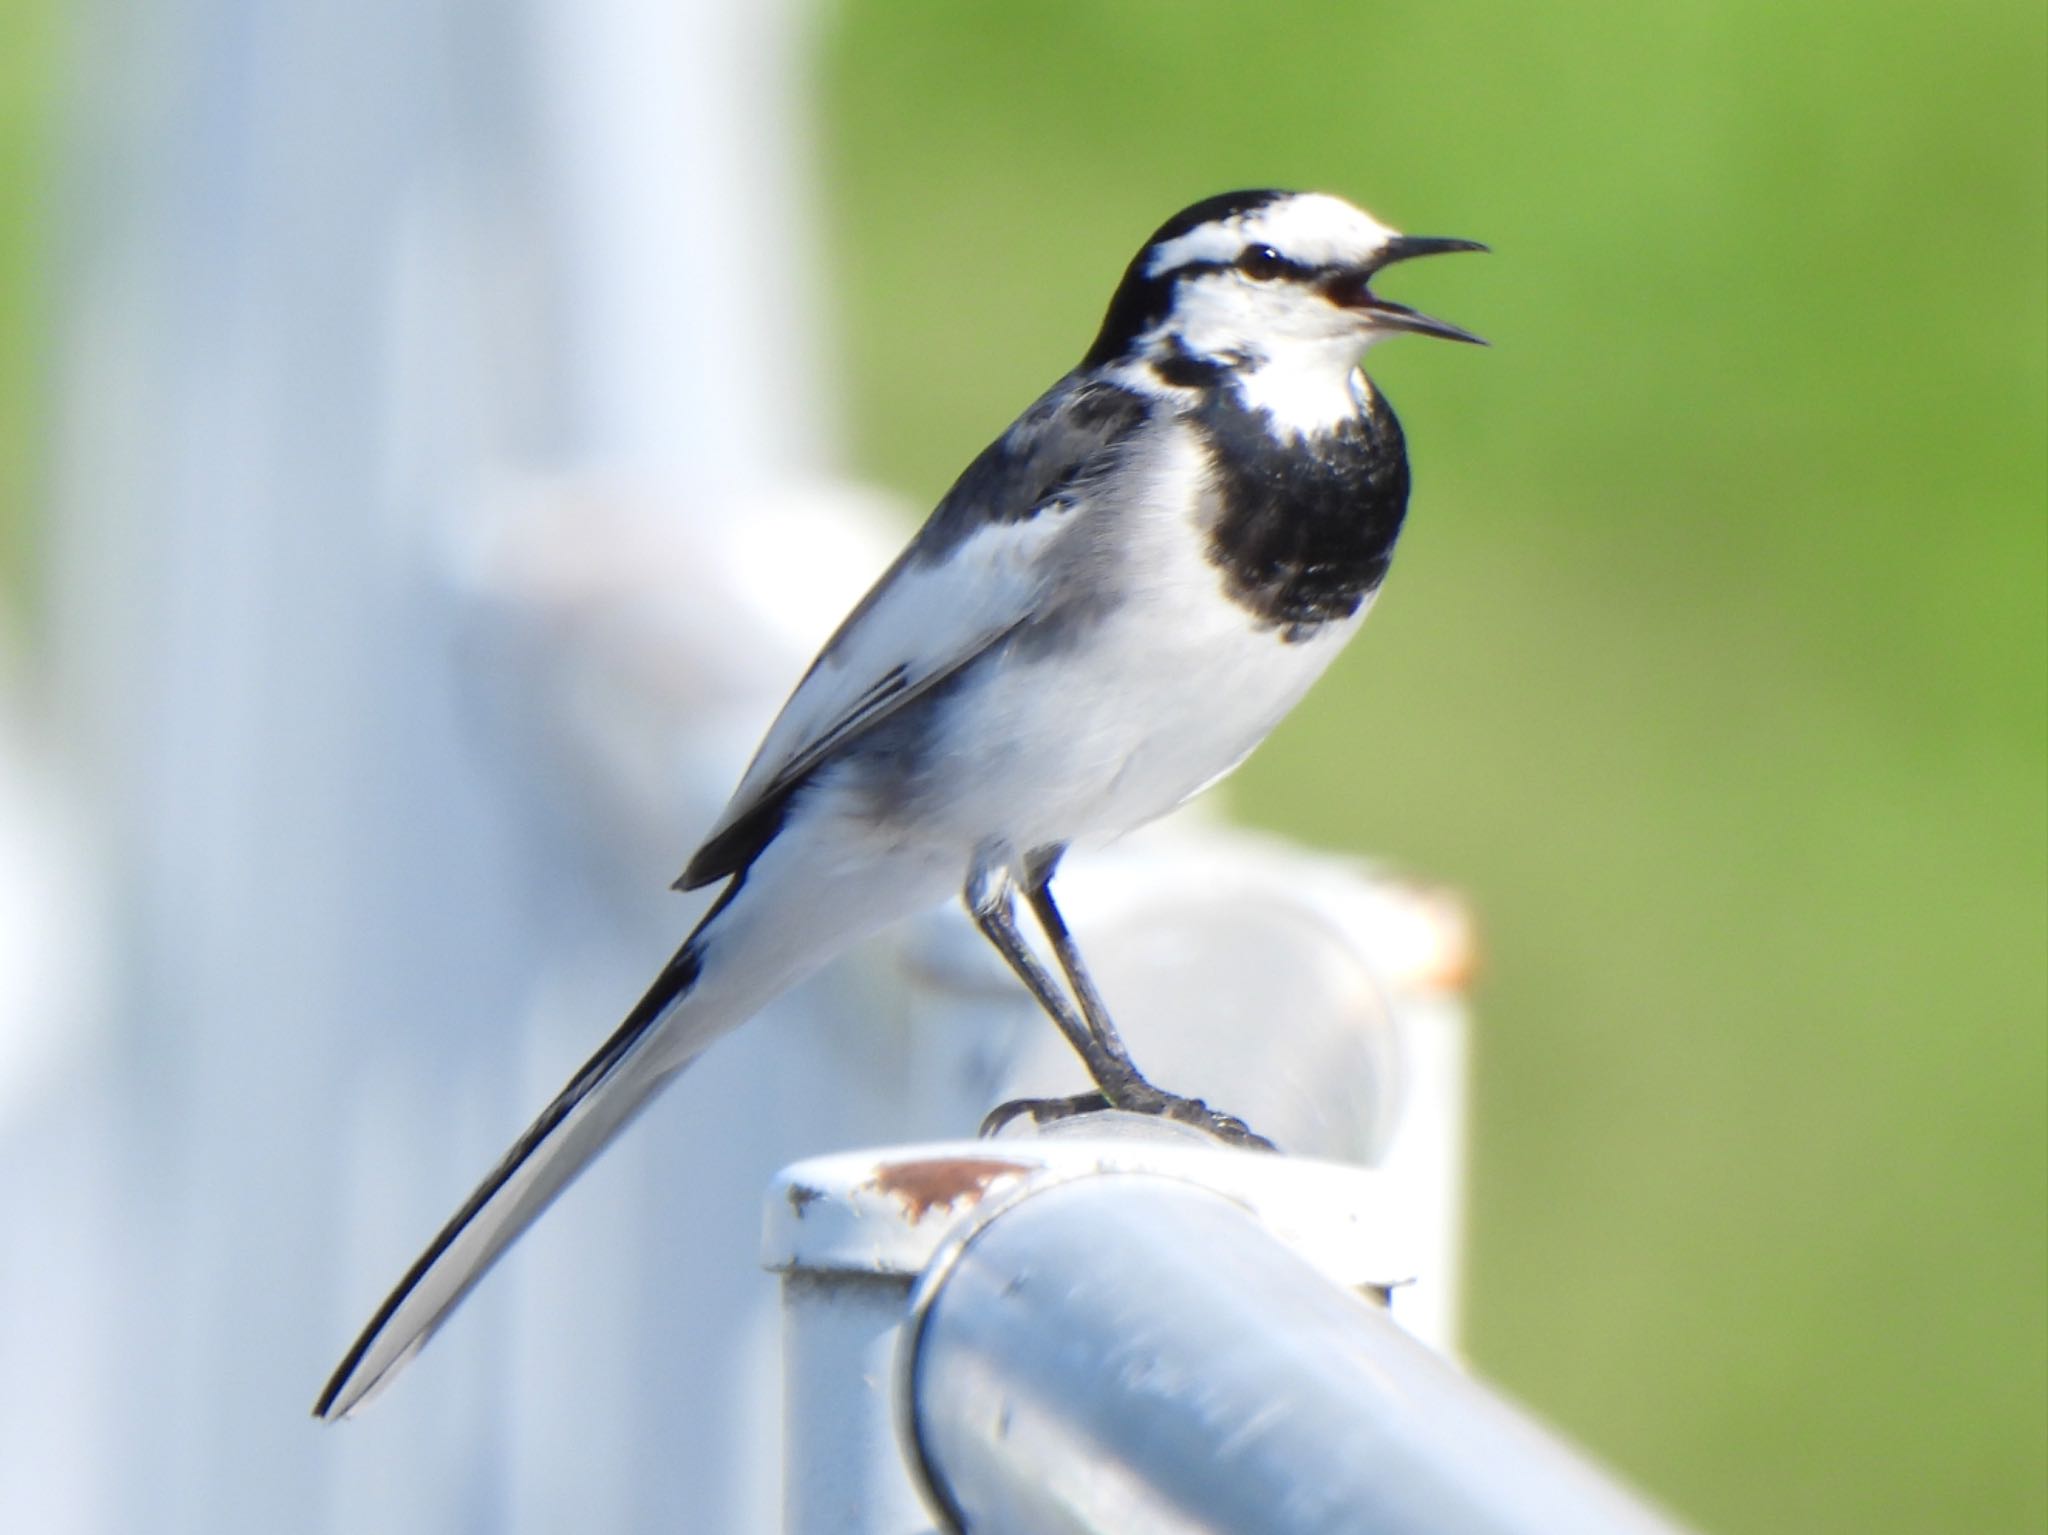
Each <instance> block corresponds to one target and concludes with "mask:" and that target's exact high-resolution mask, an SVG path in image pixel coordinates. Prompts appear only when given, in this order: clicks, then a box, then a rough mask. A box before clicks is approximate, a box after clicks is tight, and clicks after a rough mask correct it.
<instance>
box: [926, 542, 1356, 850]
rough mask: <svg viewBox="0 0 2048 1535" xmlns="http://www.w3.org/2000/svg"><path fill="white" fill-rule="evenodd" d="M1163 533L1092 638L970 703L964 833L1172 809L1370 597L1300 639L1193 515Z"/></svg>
mask: <svg viewBox="0 0 2048 1535" xmlns="http://www.w3.org/2000/svg"><path fill="white" fill-rule="evenodd" d="M1151 531H1152V532H1154V533H1155V534H1156V535H1157V536H1156V537H1154V538H1153V539H1152V540H1151V545H1150V547H1148V548H1147V549H1145V550H1144V551H1143V565H1142V567H1141V568H1143V569H1144V570H1145V571H1146V572H1147V579H1146V580H1145V581H1144V582H1143V583H1142V584H1141V585H1139V586H1138V587H1137V588H1136V589H1135V590H1133V591H1132V592H1131V593H1130V594H1129V595H1128V596H1127V598H1126V600H1125V601H1124V602H1123V603H1122V604H1121V605H1120V606H1119V607H1117V608H1116V610H1115V611H1114V612H1112V613H1110V614H1109V615H1108V616H1107V617H1106V618H1105V619H1104V620H1102V621H1101V622H1100V624H1099V625H1097V626H1096V627H1094V628H1092V629H1091V630H1090V631H1089V632H1088V633H1087V635H1086V637H1085V640H1084V642H1083V643H1080V644H1077V645H1075V646H1074V647H1072V648H1071V649H1067V650H1062V651H1056V652H1054V653H1052V654H1049V655H1047V656H1045V657H1044V658H1042V659H1038V660H1027V661H1020V662H1018V663H1014V664H1006V665H1002V666H998V667H995V668H992V669H991V672H990V675H989V676H988V678H987V680H986V681H985V682H984V683H982V684H981V685H979V686H976V687H974V688H973V689H972V690H971V691H970V692H969V694H968V696H966V697H963V698H962V699H961V700H960V701H959V704H958V707H957V709H956V710H955V711H953V713H952V715H951V718H950V719H949V721H948V728H947V731H946V735H947V749H946V755H947V756H948V757H949V758H950V759H951V762H952V764H953V765H954V766H956V767H957V768H958V769H959V772H958V774H957V777H955V778H954V779H953V781H954V783H956V784H957V785H958V797H957V800H956V802H955V803H954V804H953V805H951V806H949V807H948V810H949V813H948V815H947V816H946V820H947V821H948V823H949V824H950V826H951V827H952V828H953V830H954V831H955V833H956V834H957V835H965V836H967V837H969V838H971V839H973V840H976V841H978V840H980V839H981V838H984V837H988V836H1001V837H1003V838H1004V839H1006V840H1008V841H1009V842H1011V843H1012V844H1013V845H1014V846H1016V847H1017V848H1019V849H1020V850H1024V849H1029V848H1033V847H1040V846H1045V845H1049V844H1055V843H1067V842H1073V841H1092V840H1102V839H1106V838H1109V837H1114V836H1118V835H1120V834H1122V833H1124V832H1126V831H1130V830H1132V829H1133V828H1135V827H1137V826H1141V825H1143V824H1144V823H1145V822H1147V821H1150V820H1153V819H1155V818H1156V817H1158V816H1161V815H1164V814H1165V813H1166V812H1167V811H1169V810H1171V809H1173V808H1174V807H1175V806H1176V805H1179V804H1180V803H1182V802H1183V801H1184V800H1186V799H1188V798H1189V797H1190V796H1191V795H1193V794H1195V793H1197V792H1198V791H1199V790H1201V789H1203V788H1205V787H1207V786H1208V785H1209V784H1211V783H1214V782H1215V781H1216V780H1217V779H1218V778H1221V777H1222V776H1223V775H1225V774H1226V773H1228V772H1229V771H1230V770H1231V769H1232V768H1234V767H1236V766H1237V765H1238V763H1240V762H1241V761H1243V760H1244V758H1245V757H1246V756H1247V755H1248V754H1249V753H1250V752H1251V751H1252V749H1253V748H1254V747H1256V746H1257V745H1258V744H1259V742H1260V741H1262V740H1264V739H1265V737H1266V735H1267V733H1268V732H1270V731H1271V730H1272V728H1273V727H1274V726H1275V725H1277V724H1278V723H1279V722H1280V720H1281V718H1282V717H1283V716H1284V715H1286V713H1287V712H1288V711H1289V710H1290V709H1292V708H1293V707H1294V705H1295V704H1296V703H1298V702H1299V701H1300V699H1301V697H1302V695H1303V694H1304V693H1306V692H1307V691H1308V689H1309V686H1310V685H1311V684H1312V683H1313V682H1314V681H1315V680H1316V678H1317V677H1319V676H1321V675H1322V673H1323V670H1324V669H1325V668H1326V667H1327V666H1328V665H1329V663H1330V662H1331V661H1332V660H1333V659H1334V658H1335V657H1336V654H1337V652H1338V651H1339V650H1341V649H1342V648H1343V645H1344V642H1345V641H1346V640H1347V639H1349V638H1350V636H1351V634H1352V633H1353V632H1354V631H1355V630H1356V629H1357V627H1358V624H1359V623H1360V622H1361V621H1362V620H1363V618H1364V616H1365V612H1366V608H1367V607H1368V606H1370V603H1369V601H1368V602H1367V603H1363V604H1361V605H1360V607H1359V610H1358V612H1357V613H1356V614H1354V615H1352V616H1351V617H1350V618H1348V619H1346V620H1342V621H1339V622H1333V623H1330V624H1326V625H1325V626H1323V627H1322V628H1321V629H1320V630H1318V631H1317V632H1316V633H1315V634H1313V635H1312V636H1310V637H1307V638H1303V639H1300V640H1297V641H1292V642H1290V641H1287V640H1284V639H1282V638H1281V635H1280V632H1279V630H1278V629H1276V628H1273V627H1271V626H1266V627H1261V626H1259V625H1258V624H1257V623H1256V622H1255V621H1254V619H1253V617H1252V615H1251V614H1250V613H1248V612H1246V611H1245V610H1244V609H1243V608H1241V607H1239V606H1237V605H1236V604H1235V603H1232V602H1229V601H1227V600H1225V598H1224V596H1223V586H1222V577H1221V573H1220V572H1219V571H1218V570H1217V568H1216V567H1215V566H1214V565H1212V564H1211V563H1209V561H1208V560H1207V558H1206V557H1205V555H1204V552H1203V548H1202V544H1201V541H1200V540H1199V539H1197V538H1195V537H1193V536H1191V533H1190V531H1189V530H1188V529H1187V528H1186V527H1185V526H1184V525H1182V526H1178V527H1167V526H1165V525H1163V524H1162V525H1161V526H1160V527H1158V528H1157V529H1154V530H1151Z"/></svg>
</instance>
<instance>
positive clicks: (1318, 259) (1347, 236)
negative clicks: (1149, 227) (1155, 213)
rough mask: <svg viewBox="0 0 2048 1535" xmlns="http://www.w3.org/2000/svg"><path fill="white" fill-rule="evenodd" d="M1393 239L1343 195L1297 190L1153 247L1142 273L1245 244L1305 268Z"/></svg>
mask: <svg viewBox="0 0 2048 1535" xmlns="http://www.w3.org/2000/svg"><path fill="white" fill-rule="evenodd" d="M1394 237H1395V231H1393V230H1391V229H1389V228H1387V226H1386V225H1384V224H1382V223H1381V222H1380V221H1379V220H1378V219H1376V218H1374V217H1373V216H1372V215H1371V214H1370V213H1367V212H1366V211H1365V210H1364V209H1363V208H1354V207H1352V206H1351V204H1350V203H1347V202H1346V201H1344V199H1343V198H1341V197H1331V196H1329V195H1328V194H1327V193H1323V192H1299V193H1296V194H1294V195H1293V196H1291V197H1283V198H1280V199H1279V200H1278V201H1275V202H1270V203H1267V204H1266V205H1265V206H1264V207H1262V208H1255V209H1253V210H1252V211H1251V212H1249V213H1242V214H1237V215H1235V216H1234V217H1231V218H1227V219H1218V220H1214V221H1212V222H1210V223H1207V224H1202V225H1199V226H1197V227H1196V228H1194V229H1190V230H1189V231H1188V232H1187V233H1186V234H1184V235H1179V236H1177V237H1176V238H1174V239H1171V240H1168V241H1167V242H1166V243H1165V244H1164V245H1160V246H1156V247H1154V249H1153V252H1152V260H1151V262H1150V264H1149V265H1148V266H1147V267H1146V269H1145V271H1146V275H1147V276H1152V277H1156V276H1158V275H1159V274H1160V273H1161V272H1168V271H1171V270H1172V269H1173V268H1175V267H1178V266H1185V265H1187V264H1188V263H1189V262H1191V261H1223V262H1228V261H1235V260H1236V259H1237V255H1238V252H1240V251H1242V250H1243V249H1244V248H1245V247H1246V246H1247V245H1270V246H1272V247H1273V249H1274V250H1276V251H1278V252H1279V253H1280V254H1281V255H1283V256H1285V257H1287V258H1288V259H1289V260H1290V261H1299V262H1303V263H1305V264H1306V265H1309V266H1323V265H1325V264H1327V263H1331V262H1350V261H1363V260H1365V259H1366V258H1367V257H1369V256H1371V255H1372V254H1373V253H1374V252H1375V251H1377V250H1378V249H1379V248H1380V247H1381V246H1382V245H1385V244H1386V243H1387V241H1389V240H1391V239H1393V238H1394Z"/></svg>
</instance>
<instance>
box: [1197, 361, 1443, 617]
mask: <svg viewBox="0 0 2048 1535" xmlns="http://www.w3.org/2000/svg"><path fill="white" fill-rule="evenodd" d="M1195 424H1196V426H1197V427H1198V429H1199V430H1201V431H1202V433H1203V434H1204V435H1205V436H1206V437H1207V438H1208V439H1209V444H1210V449H1211V457H1212V461H1213V466H1214V467H1213V475H1214V481H1213V483H1214V486H1215V494H1216V499H1217V503H1218V507H1217V515H1216V520H1215V522H1214V523H1213V524H1212V526H1211V528H1210V535H1209V561H1210V563H1211V564H1213V565H1215V566H1216V567H1217V569H1218V570H1220V571H1221V572H1222V575H1223V589H1224V591H1225V592H1226V593H1227V594H1228V595H1229V597H1230V599H1231V600H1232V601H1233V602H1236V603H1237V604H1238V605H1239V606H1241V607H1243V608H1244V609H1245V610H1246V611H1248V612H1249V613H1251V614H1252V616H1253V617H1254V618H1255V619H1256V620H1257V621H1258V623H1259V625H1260V626H1261V627H1262V628H1273V629H1277V630H1278V631H1279V635H1280V638H1281V639H1282V640H1284V641H1286V642H1288V643H1289V644H1294V643H1298V642H1300V641H1302V640H1305V639H1308V638H1309V637H1310V636H1312V635H1314V634H1315V633H1316V632H1317V631H1318V630H1319V629H1321V628H1322V626H1323V625H1324V624H1327V623H1330V622H1333V621H1336V620H1340V619H1346V618H1349V617H1350V616H1351V615H1352V614H1354V613H1356V612H1357V611H1358V608H1359V604H1360V603H1362V602H1363V601H1364V600H1365V598H1366V597H1367V595H1368V594H1369V593H1371V592H1372V591H1373V590H1374V589H1375V588H1377V587H1378V586H1379V584H1380V582H1382V581H1384V580H1385V579H1386V576H1387V567H1388V566H1389V565H1390V564H1391V563H1392V562H1393V558H1394V542H1395V540H1396V539H1397V538H1398V537H1399V536H1400V533H1401V519H1402V517H1403V516H1404V515H1405V513H1406V511H1407V508H1408V453H1407V449H1406V447H1405V446H1404V445H1403V442H1402V438H1401V423H1400V422H1399V421H1397V420H1396V419H1395V418H1394V412H1393V409H1392V408H1391V407H1390V406H1389V405H1388V404H1387V402H1386V401H1385V400H1384V399H1382V398H1381V397H1380V396H1379V395H1378V394H1377V392H1375V393H1373V394H1371V395H1370V396H1369V404H1368V407H1367V409H1366V411H1365V413H1364V414H1363V415H1362V416H1361V417H1359V418H1357V419H1354V420H1351V421H1346V422H1344V423H1342V424H1341V425H1339V426H1337V427H1334V428H1332V429H1331V430H1330V431H1328V432H1325V433H1323V434H1321V435H1320V436H1310V437H1299V438H1281V437H1276V436H1275V435H1274V434H1273V432H1272V429H1271V418H1270V417H1269V416H1268V415H1267V414H1266V413H1265V412H1263V411H1253V410H1247V409H1246V408H1245V406H1244V404H1243V402H1242V401H1240V400H1239V399H1237V398H1236V394H1235V391H1233V390H1230V389H1219V390H1216V391H1215V392H1214V394H1213V395H1212V396H1211V398H1210V399H1209V400H1207V401H1205V402H1204V404H1203V406H1202V407H1201V409H1200V410H1199V411H1197V412H1196V414H1195Z"/></svg>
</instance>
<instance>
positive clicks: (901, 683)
mask: <svg viewBox="0 0 2048 1535" xmlns="http://www.w3.org/2000/svg"><path fill="white" fill-rule="evenodd" d="M1150 410H1151V405H1150V403H1149V402H1148V401H1147V400H1145V399H1144V398H1143V397H1142V396H1140V395H1137V394H1133V393H1132V392H1130V391H1129V390H1126V389H1122V388H1118V387H1116V386H1114V385H1108V384H1102V383H1087V384H1076V383H1075V382H1074V380H1072V379H1071V378H1069V379H1067V380H1064V381H1062V382H1061V383H1060V384H1058V385H1055V386H1054V388H1053V389H1052V390H1051V391H1050V392H1049V393H1047V394H1046V395H1045V396H1044V397H1043V398H1042V399H1040V400H1039V401H1038V403H1037V404H1035V405H1033V406H1032V407H1031V409H1030V410H1028V411H1026V412H1025V413H1024V415H1023V416H1021V417H1019V418H1018V420H1017V422H1016V424H1015V425H1014V426H1012V427H1011V428H1010V430H1009V431H1007V432H1005V433H1004V434H1003V435H1002V436H1001V437H999V438H998V439H996V441H995V442H993V443H992V444H990V445H989V447H988V448H987V449H986V450H985V451H984V452H983V453H982V454H981V456H980V457H979V458H977V459H976V460H975V461H974V462H973V463H972V464H970V465H969V466H968V468H967V472H966V473H965V474H963V475H961V477H960V479H959V481H958V482H957V483H956V484H955V485H954V486H953V488H952V489H951V490H950V491H948V492H947V493H946V496H945V499H944V500H942V501H940V503H939V504H938V507H937V508H936V509H935V510H934V511H933V512H932V514H931V516H930V518H928V519H927V520H926V522H925V525H924V527H923V528H922V529H920V530H919V532H918V534H917V537H916V538H914V539H913V540H912V541H911V543H910V546H909V547H908V548H907V549H905V550H904V551H903V553H902V554H901V555H900V556H898V558H897V560H896V562H895V564H893V565H891V566H890V567H889V569H888V570H887V571H886V572H884V573H883V575H882V578H881V579H880V580H879V581H877V582H876V583H875V585H874V588H873V589H872V590H871V591H869V593H868V594H867V596H866V597H864V598H862V599H861V602H860V604H859V605H858V606H857V607H855V608H854V610H853V611H852V613H850V614H848V615H847V618H846V621H845V622H844V623H842V624H841V625H840V626H839V630H838V632H837V633H835V634H834V635H833V636H832V638H831V639H830V640H829V641H828V642H827V643H826V645H825V648H824V649H823V650H822V651H820V652H819V654H818V658H817V660H815V661H813V662H812V663H811V668H810V670H809V671H808V672H806V673H805V674H804V677H803V680H802V681H801V682H799V683H798V684H797V687H796V691H795V692H794V693H793V694H792V695H791V696H790V699H789V702H788V703H786V704H784V705H783V707H782V712H781V714H780V715H778V716H777V717H776V720H775V723H774V724H773V725H771V726H770V727H769V729H768V734H767V737H766V738H765V739H764V740H763V741H762V743H761V748H760V750H759V751H758V752H756V753H755V755H754V760H753V763H752V764H751V765H750V766H749V767H748V768H747V771H746V775H745V776H744V777H743V778H742V779H741V780H740V785H739V788H738V789H737V790H735V791H734V793H733V797H732V802H731V803H730V804H728V805H727V806H726V808H725V812H724V814H722V815H721V816H720V817H719V818H718V821H717V824H716V825H714V826H713V827H712V829H711V832H710V834H709V836H707V837H706V838H705V841H704V845H703V846H702V847H701V848H699V849H698V850H697V854H696V856H695V857H693V858H692V859H691V860H690V866H689V867H688V868H687V869H685V870H684V871H683V875H682V878H680V879H679V880H677V881H676V888H678V889H681V890H694V889H696V888H697V887H698V886H700V885H708V884H710V883H712V882H713V881H714V880H720V879H724V878H726V877H727V876H729V875H732V874H737V873H740V872H741V871H743V870H744V869H745V868H746V867H747V865H749V864H750V863H752V862H753V860H754V858H755V857H756V856H757V855H758V854H759V853H760V851H761V849H762V848H764V847H766V846H767V845H768V843H769V842H770V841H771V840H773V838H774V836H775V833H776V831H777V830H778V829H779V828H780V826H781V824H782V817H783V813H784V811H785V809H786V807H787V804H788V801H789V797H790V796H791V795H792V794H793V793H794V792H795V791H796V790H797V789H798V788H799V787H800V786H801V785H802V784H803V783H804V781H805V780H806V779H807V778H809V777H810V775H811V774H812V773H814V772H815V771H816V770H817V769H818V767H819V766H820V765H821V764H823V763H825V762H827V761H829V760H830V759H831V758H832V757H833V756H834V755H836V754H837V753H839V752H840V751H843V750H844V749H845V748H846V747H847V746H848V745H849V744H850V743H852V742H853V741H855V740H857V739H858V738H859V737H860V736H861V735H863V734H864V733H866V732H867V731H869V730H871V729H873V728H874V726H875V725H876V724H878V723H880V722H881V721H882V720H885V719H887V718H888V717H889V716H891V715H892V714H894V713H896V712H897V711H898V710H899V709H902V708H903V707H904V706H905V705H906V704H909V703H910V702H911V701H912V700H914V699H916V698H918V697H919V696H921V695H922V694H924V693H926V692H927V691H929V690H930V689H931V688H932V687H934V686H936V685H937V684H939V683H940V682H943V681H944V680H945V679H946V678H947V677H949V676H951V675H952V674H953V673H954V672H956V671H958V670H959V669H960V668H961V667H963V666H965V665H967V664H968V663H969V662H970V661H972V660H974V659H975V657H977V656H979V655H981V654H982V653H984V652H985V651H987V650H988V649H989V648H990V647H992V646H994V645H996V644H999V643H1000V642H1001V641H1002V640H1003V639H1004V638H1005V637H1006V636H1008V635H1010V634H1011V633H1013V632H1014V631H1016V630H1017V629H1018V628H1019V627H1020V626H1022V625H1023V624H1025V623H1027V622H1028V621H1029V620H1030V619H1031V617H1032V616H1033V614H1034V612H1036V611H1037V610H1038V608H1039V606H1040V604H1041V602H1042V599H1043V597H1044V595H1045V588H1046V585H1047V583H1048V581H1049V580H1050V579H1051V577H1052V576H1053V574H1054V573H1055V567H1054V563H1053V562H1052V561H1051V560H1050V559H1049V558H1048V553H1049V551H1050V550H1051V548H1052V547H1053V544H1054V541H1055V540H1057V539H1058V538H1059V537H1060V535H1061V533H1062V532H1063V531H1065V529H1066V526H1067V524H1068V522H1069V521H1070V519H1069V517H1068V516H1067V515H1065V514H1067V513H1069V512H1072V511H1073V510H1075V509H1076V508H1077V507H1079V506H1080V505H1081V504H1082V503H1083V502H1084V501H1085V499H1086V493H1087V491H1088V489H1089V487H1090V486H1091V484H1092V483H1094V482H1095V481H1096V480H1098V479H1099V478H1100V477H1102V476H1103V475H1104V474H1106V473H1107V472H1108V470H1109V469H1110V468H1111V466H1112V465H1113V464H1114V463H1115V461H1116V458H1117V454H1118V451H1119V449H1120V448H1121V446H1122V445H1123V444H1124V443H1125V442H1126V441H1127V440H1128V439H1129V438H1130V437H1131V436H1132V435H1133V434H1134V433H1135V432H1137V431H1138V430H1139V429H1140V428H1141V427H1142V426H1143V425H1144V423H1145V422H1146V420H1147V419H1148V416H1149V414H1150Z"/></svg>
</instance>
